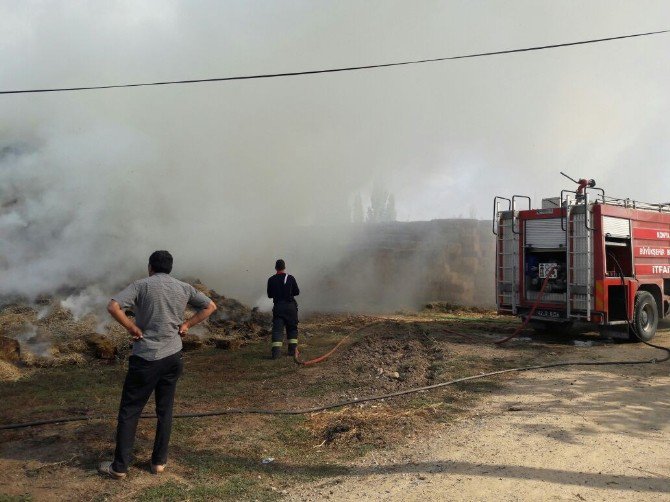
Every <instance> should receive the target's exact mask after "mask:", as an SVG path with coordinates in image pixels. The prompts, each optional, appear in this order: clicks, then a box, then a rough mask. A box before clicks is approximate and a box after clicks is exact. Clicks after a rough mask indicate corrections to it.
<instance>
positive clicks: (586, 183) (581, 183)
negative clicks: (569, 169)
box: [561, 171, 596, 197]
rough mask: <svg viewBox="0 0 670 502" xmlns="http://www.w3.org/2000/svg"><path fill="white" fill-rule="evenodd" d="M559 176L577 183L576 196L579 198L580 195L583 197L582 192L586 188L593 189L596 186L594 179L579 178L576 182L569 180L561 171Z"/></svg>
mask: <svg viewBox="0 0 670 502" xmlns="http://www.w3.org/2000/svg"><path fill="white" fill-rule="evenodd" d="M561 174H562V175H563V176H565V177H566V178H568V179H569V180H570V181H572V182H574V183H577V196H578V197H579V196H580V195H581V196H583V195H584V191H585V190H586V189H587V188H593V187H595V186H596V180H594V179H587V178H580V179H579V180H576V179H574V178H571V177H570V176H568V175H567V174H565V173H564V172H563V171H561Z"/></svg>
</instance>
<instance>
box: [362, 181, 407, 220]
mask: <svg viewBox="0 0 670 502" xmlns="http://www.w3.org/2000/svg"><path fill="white" fill-rule="evenodd" d="M396 219H397V214H396V209H395V197H394V196H393V194H392V193H390V192H388V191H387V190H384V189H382V188H380V187H378V186H373V187H372V194H371V195H370V205H369V206H368V208H367V211H365V213H364V212H363V199H362V198H361V194H360V193H357V194H356V195H355V196H354V203H353V206H352V208H351V221H352V223H386V222H389V221H396Z"/></svg>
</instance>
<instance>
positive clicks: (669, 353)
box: [0, 279, 670, 430]
mask: <svg viewBox="0 0 670 502" xmlns="http://www.w3.org/2000/svg"><path fill="white" fill-rule="evenodd" d="M545 282H546V279H545ZM540 298H541V296H540V297H539V298H538V302H539V299H540ZM536 303H537V302H536ZM531 314H532V311H531ZM529 318H530V315H529V316H528V318H527V319H526V321H527V320H528V319H529ZM379 322H381V321H377V322H374V323H371V324H366V325H365V326H362V327H361V328H359V329H357V330H356V332H358V331H361V330H363V329H365V328H367V327H369V326H371V325H372V324H378V323H379ZM517 331H520V330H517ZM454 333H456V334H459V335H462V336H467V335H464V334H462V333H458V332H454ZM352 334H353V333H351V334H349V335H348V336H347V337H345V338H343V339H342V340H341V341H340V342H339V343H338V344H337V345H336V346H335V347H334V348H333V349H331V350H330V351H329V352H328V353H326V354H324V355H323V356H321V357H318V358H315V359H312V360H309V361H301V360H300V359H299V357H298V356H297V354H296V360H297V361H298V362H299V364H301V365H310V364H316V362H319V361H322V360H324V359H325V358H327V357H329V356H330V355H331V354H332V353H333V352H334V351H335V350H336V349H337V348H338V347H339V346H340V345H342V343H344V341H345V340H347V339H348V338H349V336H351V335H352ZM515 334H516V332H515ZM507 338H508V339H511V338H512V337H507ZM503 340H505V339H503ZM640 341H642V342H643V343H645V344H646V345H648V346H650V347H652V348H655V349H658V350H662V351H664V352H666V355H665V356H664V357H662V358H660V359H656V358H652V359H643V360H619V361H565V362H558V363H548V364H539V365H533V366H521V367H517V368H508V369H504V370H498V371H490V372H487V373H479V374H477V375H470V376H465V377H461V378H456V379H453V380H448V381H446V382H441V383H436V384H433V385H426V386H422V387H413V388H410V389H403V390H399V391H396V392H390V393H387V394H379V395H373V396H366V397H361V398H353V399H347V400H344V401H337V402H334V403H330V404H325V405H321V406H314V407H310V408H288V409H265V408H227V409H223V410H218V411H206V412H195V413H176V414H174V415H173V417H174V418H200V417H216V416H222V415H242V414H255V415H305V414H310V413H317V412H320V411H326V410H331V409H334V408H342V407H344V406H351V405H357V404H362V403H367V402H371V401H382V400H385V399H391V398H395V397H399V396H405V395H407V394H414V393H418V392H427V391H430V390H433V389H439V388H442V387H447V386H450V385H455V384H458V383H462V382H468V381H472V380H477V379H481V378H488V377H492V376H497V375H504V374H507V373H521V372H526V371H537V370H541V369H551V368H561V367H568V366H610V365H611V366H617V365H626V366H629V365H637V364H656V363H662V362H666V361H668V360H670V348H667V347H662V346H660V345H654V344H652V343H649V342H646V341H644V340H640ZM501 343H502V342H501ZM114 418H115V417H114V416H112V415H99V416H74V417H60V418H52V419H47V420H36V421H32V422H23V423H15V424H0V430H9V429H23V428H27V427H36V426H40V425H50V424H63V423H68V422H84V421H91V420H113V419H114ZM140 418H142V419H151V418H153V419H155V418H156V416H155V415H151V414H145V415H141V417H140Z"/></svg>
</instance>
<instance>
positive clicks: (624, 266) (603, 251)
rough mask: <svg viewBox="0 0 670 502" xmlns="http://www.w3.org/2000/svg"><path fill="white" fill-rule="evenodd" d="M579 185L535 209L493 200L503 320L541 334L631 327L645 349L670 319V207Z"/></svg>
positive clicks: (525, 201)
mask: <svg viewBox="0 0 670 502" xmlns="http://www.w3.org/2000/svg"><path fill="white" fill-rule="evenodd" d="M584 182H586V183H584ZM579 183H580V186H579V188H578V189H577V190H576V191H571V190H563V191H562V192H561V195H560V197H554V198H548V199H543V201H542V206H541V207H540V208H535V209H534V208H531V199H530V198H529V197H525V196H519V195H515V196H513V197H511V198H504V197H495V199H494V202H493V212H494V216H493V233H494V234H495V235H496V257H495V260H496V266H495V273H496V278H495V281H496V304H497V309H498V312H499V313H501V314H511V315H517V316H521V317H527V316H530V323H531V325H532V326H533V327H535V328H536V329H551V328H554V329H561V330H567V329H569V328H570V327H571V326H572V323H573V322H574V321H583V322H591V323H594V324H596V325H599V326H602V327H607V326H615V327H619V328H622V329H626V327H628V328H629V330H632V331H634V332H635V333H631V335H632V336H631V338H633V337H634V336H635V334H637V336H638V337H639V338H641V339H643V340H645V341H648V340H650V339H651V338H652V337H653V336H654V334H655V333H656V329H657V326H658V321H659V319H661V318H663V317H665V316H668V315H670V203H669V204H648V203H641V202H636V201H633V200H630V199H617V198H612V197H607V196H606V195H605V192H604V191H603V190H602V189H599V188H595V182H593V180H579ZM520 206H524V208H523V209H521V208H520ZM614 329H616V328H614Z"/></svg>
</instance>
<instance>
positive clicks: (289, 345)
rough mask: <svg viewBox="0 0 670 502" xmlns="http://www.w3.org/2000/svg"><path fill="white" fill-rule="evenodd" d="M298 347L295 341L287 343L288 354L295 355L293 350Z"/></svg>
mask: <svg viewBox="0 0 670 502" xmlns="http://www.w3.org/2000/svg"><path fill="white" fill-rule="evenodd" d="M297 349H298V344H297V343H289V344H288V355H289V356H291V357H294V356H295V351H296V350H297Z"/></svg>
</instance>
